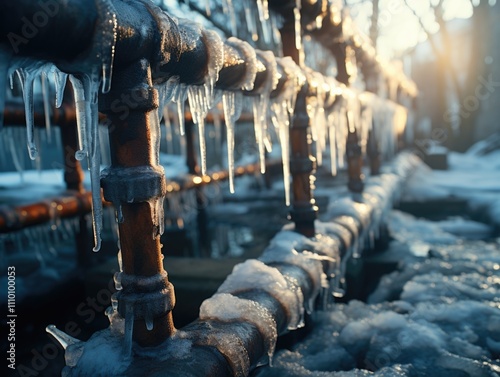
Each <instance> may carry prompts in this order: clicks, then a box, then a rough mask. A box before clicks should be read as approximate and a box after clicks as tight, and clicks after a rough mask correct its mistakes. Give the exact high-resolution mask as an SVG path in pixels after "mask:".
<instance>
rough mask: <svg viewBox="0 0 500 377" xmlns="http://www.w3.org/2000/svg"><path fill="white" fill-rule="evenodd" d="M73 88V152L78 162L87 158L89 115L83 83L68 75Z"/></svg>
mask: <svg viewBox="0 0 500 377" xmlns="http://www.w3.org/2000/svg"><path fill="white" fill-rule="evenodd" d="M69 81H71V84H72V87H73V96H74V98H75V108H76V127H77V133H78V150H77V151H76V152H75V158H76V159H77V160H79V161H81V160H83V159H84V158H85V157H86V156H88V140H87V123H88V121H89V120H88V119H87V117H88V116H89V115H90V114H89V113H88V109H87V102H86V101H85V90H84V87H83V82H82V81H81V80H80V79H79V78H77V77H76V76H73V75H70V76H69Z"/></svg>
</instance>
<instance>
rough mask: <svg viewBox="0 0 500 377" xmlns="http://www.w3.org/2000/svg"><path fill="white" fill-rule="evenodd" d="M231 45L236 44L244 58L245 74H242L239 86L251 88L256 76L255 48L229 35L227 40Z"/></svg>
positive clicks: (246, 88)
mask: <svg viewBox="0 0 500 377" xmlns="http://www.w3.org/2000/svg"><path fill="white" fill-rule="evenodd" d="M227 41H228V42H229V43H231V44H232V45H234V46H236V48H238V49H239V50H241V52H242V53H243V57H244V60H245V75H244V76H243V79H242V83H241V87H242V89H244V90H252V89H253V87H254V84H255V77H256V76H257V54H256V52H255V49H254V48H253V47H252V46H250V45H249V44H248V43H247V42H244V41H241V40H239V39H237V38H234V37H231V38H228V40H227Z"/></svg>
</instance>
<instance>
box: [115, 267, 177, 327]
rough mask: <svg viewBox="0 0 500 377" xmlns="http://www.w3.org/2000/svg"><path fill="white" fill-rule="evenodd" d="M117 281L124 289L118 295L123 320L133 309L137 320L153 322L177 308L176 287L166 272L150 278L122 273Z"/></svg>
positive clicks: (119, 310)
mask: <svg viewBox="0 0 500 377" xmlns="http://www.w3.org/2000/svg"><path fill="white" fill-rule="evenodd" d="M117 280H120V281H121V285H122V287H123V289H122V290H120V291H118V293H117V295H116V296H117V299H118V313H119V314H120V316H122V317H123V318H126V314H127V312H128V311H129V310H130V308H133V313H134V318H135V319H146V320H148V319H149V320H153V319H154V318H157V317H161V316H163V315H164V314H165V313H168V312H171V311H172V309H173V308H174V306H175V293H174V287H173V285H172V284H171V283H170V282H169V281H168V275H167V273H166V272H165V271H163V272H162V273H160V274H157V275H154V276H149V277H143V276H136V275H128V274H125V273H123V272H120V273H119V274H118V275H117Z"/></svg>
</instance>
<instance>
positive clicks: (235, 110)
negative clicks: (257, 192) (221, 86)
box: [222, 92, 243, 194]
mask: <svg viewBox="0 0 500 377" xmlns="http://www.w3.org/2000/svg"><path fill="white" fill-rule="evenodd" d="M222 105H223V107H224V118H225V121H226V132H227V165H228V171H229V191H230V192H231V194H233V193H234V126H235V123H236V121H237V120H238V119H239V117H240V115H241V109H242V107H243V98H242V94H241V93H239V92H238V93H236V92H224V94H223V95H222Z"/></svg>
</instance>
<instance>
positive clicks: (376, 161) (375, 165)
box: [366, 125, 381, 175]
mask: <svg viewBox="0 0 500 377" xmlns="http://www.w3.org/2000/svg"><path fill="white" fill-rule="evenodd" d="M373 127H375V125H372V129H371V130H370V132H369V134H368V142H367V146H366V154H367V155H368V159H369V160H370V175H379V174H380V165H381V157H380V148H379V145H378V142H377V138H376V136H375V130H374V128H373Z"/></svg>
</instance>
